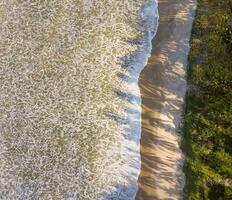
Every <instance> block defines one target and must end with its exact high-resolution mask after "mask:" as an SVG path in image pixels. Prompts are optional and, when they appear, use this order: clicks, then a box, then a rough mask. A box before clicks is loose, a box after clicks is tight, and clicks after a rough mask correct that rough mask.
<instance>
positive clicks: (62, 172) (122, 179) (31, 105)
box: [0, 0, 158, 200]
mask: <svg viewBox="0 0 232 200" xmlns="http://www.w3.org/2000/svg"><path fill="white" fill-rule="evenodd" d="M0 22H1V27H0V199H6V200H10V199H14V200H15V199H17V200H27V199H44V200H47V199H62V200H63V199H64V200H74V199H75V200H76V199H80V200H109V199H117V200H118V199H120V200H130V199H134V197H135V195H136V191H137V179H138V175H139V171H140V165H141V163H140V152H139V151H140V142H139V140H140V134H141V108H140V104H141V98H140V92H139V88H138V78H139V74H140V72H141V70H142V69H143V68H144V66H145V65H146V62H147V59H148V57H149V55H150V52H151V40H152V38H153V37H154V35H155V33H156V30H157V26H158V11H157V1H156V0H123V1H118V0H98V1H97V0H2V1H1V2H0Z"/></svg>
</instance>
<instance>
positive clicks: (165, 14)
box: [136, 0, 196, 200]
mask: <svg viewBox="0 0 232 200" xmlns="http://www.w3.org/2000/svg"><path fill="white" fill-rule="evenodd" d="M195 7H196V0H181V1H180V0H159V16H160V19H159V27H158V32H157V34H156V36H155V38H154V39H153V41H152V43H153V44H152V45H153V49H152V54H151V57H150V58H149V60H148V64H147V66H146V67H145V68H144V70H143V71H142V72H141V74H140V80H139V87H140V91H141V97H142V135H141V160H142V166H141V173H140V176H139V180H138V185H139V188H138V193H137V196H136V199H137V200H151V199H162V200H163V199H181V196H182V195H181V194H182V190H183V186H184V175H183V172H182V165H183V155H182V153H181V150H180V148H179V145H178V143H179V136H178V127H179V125H180V121H181V110H182V106H183V101H184V96H185V92H186V67H187V56H188V51H189V38H190V33H191V26H192V20H193V17H194V11H195Z"/></svg>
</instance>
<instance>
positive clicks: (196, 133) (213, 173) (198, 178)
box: [182, 0, 232, 200]
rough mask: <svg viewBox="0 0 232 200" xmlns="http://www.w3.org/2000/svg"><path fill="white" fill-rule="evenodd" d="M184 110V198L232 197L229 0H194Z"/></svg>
mask: <svg viewBox="0 0 232 200" xmlns="http://www.w3.org/2000/svg"><path fill="white" fill-rule="evenodd" d="M190 45H191V50H190V54H189V70H188V92H187V94H186V105H185V111H184V113H183V127H182V132H183V141H182V149H183V151H184V152H185V154H186V163H185V174H186V187H185V197H186V199H223V200H226V199H232V0H220V1H215V0H198V7H197V11H196V16H195V20H194V24H193V30H192V36H191V44H190Z"/></svg>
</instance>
